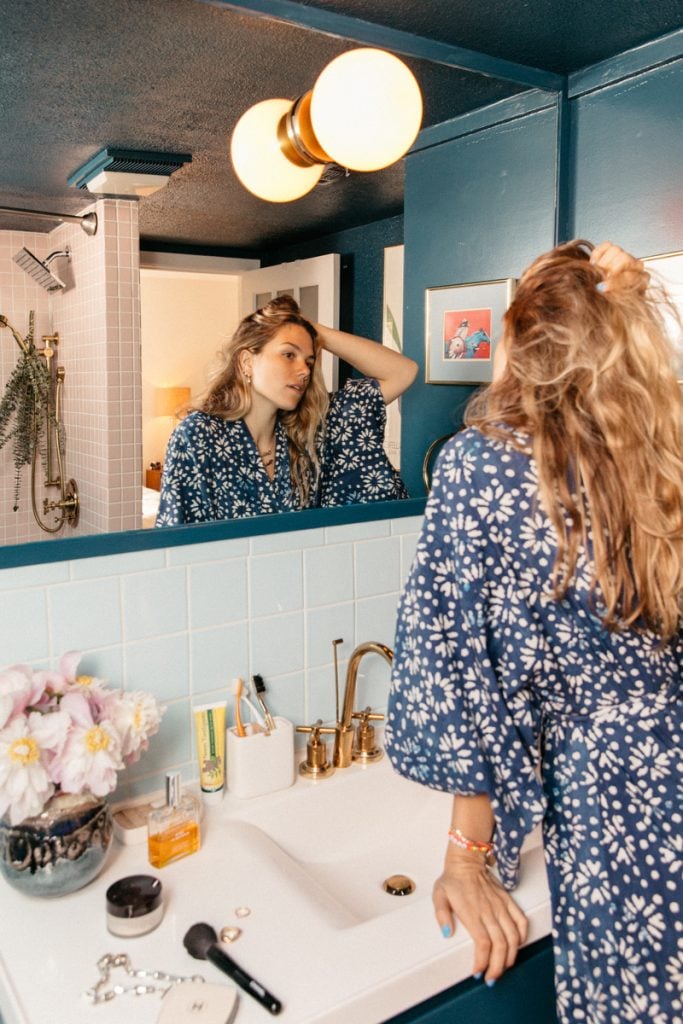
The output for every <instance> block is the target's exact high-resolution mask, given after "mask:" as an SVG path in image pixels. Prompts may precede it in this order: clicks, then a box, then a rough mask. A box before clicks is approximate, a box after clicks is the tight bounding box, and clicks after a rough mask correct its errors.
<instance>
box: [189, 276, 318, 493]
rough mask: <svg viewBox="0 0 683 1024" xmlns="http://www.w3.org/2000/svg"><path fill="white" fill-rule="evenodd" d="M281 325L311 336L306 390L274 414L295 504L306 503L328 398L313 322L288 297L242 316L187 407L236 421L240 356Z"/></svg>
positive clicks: (244, 402) (244, 383) (244, 396)
mask: <svg viewBox="0 0 683 1024" xmlns="http://www.w3.org/2000/svg"><path fill="white" fill-rule="evenodd" d="M285 324H298V325H299V326H300V327H303V328H304V330H305V331H307V332H308V334H309V335H310V337H311V340H312V342H313V351H314V353H315V356H316V359H315V365H314V367H313V371H312V373H311V378H310V380H309V383H308V386H307V388H306V390H305V392H304V394H303V397H302V399H301V401H300V402H299V404H298V406H297V407H296V409H294V410H293V411H291V412H283V413H281V414H280V422H281V423H282V425H283V426H284V428H285V433H286V434H287V446H288V449H289V466H290V474H291V478H292V487H293V488H294V489H295V490H296V491H297V492H298V494H299V499H300V504H301V506H302V508H305V507H306V506H307V505H308V504H310V500H311V498H312V495H313V493H314V490H315V487H316V483H317V478H318V475H319V470H320V467H319V461H318V454H317V444H316V442H317V439H318V433H319V431H320V428H321V425H322V423H323V420H324V419H325V413H326V412H327V406H328V396H327V391H326V389H325V383H324V380H323V375H322V369H321V366H320V344H319V342H318V336H317V333H316V330H315V328H314V326H313V324H312V323H311V322H310V321H309V320H307V319H306V318H305V317H304V316H302V314H301V310H300V309H299V306H298V305H297V303H296V302H295V301H294V299H293V298H291V296H289V295H280V296H278V297H277V298H275V299H273V300H272V301H271V302H269V303H268V304H267V305H266V306H263V307H262V308H261V309H257V310H256V312H255V313H251V314H250V315H249V316H246V317H245V318H244V319H243V320H242V321H241V322H240V324H239V325H238V327H237V330H236V331H235V333H234V334H233V336H232V338H230V340H229V341H228V342H227V343H226V344H225V345H224V347H223V349H222V350H221V352H220V353H219V356H218V360H217V363H216V365H215V367H214V368H213V370H212V372H211V374H210V377H209V384H208V387H207V390H206V391H205V392H204V394H203V395H202V396H201V397H200V399H199V400H198V401H197V403H196V404H195V405H194V406H193V408H194V409H198V410H200V411H201V412H205V413H207V414H208V415H210V416H218V417H220V418H221V419H224V420H239V419H242V418H243V417H244V416H246V414H247V413H248V412H249V410H250V409H251V388H250V386H249V382H248V380H247V377H246V376H245V374H244V371H243V370H242V365H241V362H242V361H241V358H240V357H241V354H242V353H243V352H252V353H254V354H255V353H257V352H260V351H261V349H262V348H263V347H264V346H265V345H267V344H268V342H269V341H272V339H273V338H274V337H275V335H276V334H277V332H278V331H279V330H280V328H282V327H284V326H285Z"/></svg>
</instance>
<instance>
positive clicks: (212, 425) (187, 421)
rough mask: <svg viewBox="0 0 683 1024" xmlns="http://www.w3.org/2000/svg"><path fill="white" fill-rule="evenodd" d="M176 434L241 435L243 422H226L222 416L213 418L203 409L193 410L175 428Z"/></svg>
mask: <svg viewBox="0 0 683 1024" xmlns="http://www.w3.org/2000/svg"><path fill="white" fill-rule="evenodd" d="M174 433H181V434H185V435H186V436H194V435H197V434H206V433H209V434H221V435H231V434H235V435H237V434H241V433H242V421H241V420H226V419H223V417H222V416H212V415H211V414H210V413H208V412H203V411H202V410H201V409H193V410H192V412H189V413H188V414H187V416H185V418H184V419H182V420H181V421H180V423H179V424H178V426H177V427H176V428H175V431H174Z"/></svg>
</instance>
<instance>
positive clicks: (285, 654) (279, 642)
mask: <svg viewBox="0 0 683 1024" xmlns="http://www.w3.org/2000/svg"><path fill="white" fill-rule="evenodd" d="M250 633H251V643H250V651H249V654H250V664H251V669H250V672H251V673H253V672H260V673H261V675H262V676H277V675H287V674H288V673H290V672H296V671H298V670H299V669H301V668H302V667H303V664H304V613H303V612H294V613H292V614H290V615H272V616H271V617H270V618H267V619H253V620H252V622H251V630H250Z"/></svg>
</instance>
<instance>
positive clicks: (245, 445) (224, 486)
mask: <svg viewBox="0 0 683 1024" xmlns="http://www.w3.org/2000/svg"><path fill="white" fill-rule="evenodd" d="M386 418H387V414H386V406H385V404H384V399H383V397H382V392H381V391H380V388H379V384H378V382H377V381H376V380H372V379H366V378H362V379H359V380H350V381H348V382H347V383H346V385H345V386H344V387H343V388H342V389H341V391H337V392H335V393H334V394H333V395H332V396H331V397H330V406H329V410H328V414H327V418H326V422H325V425H324V429H323V430H322V431H321V435H320V438H319V442H318V459H319V462H320V467H321V472H320V480H319V481H318V486H317V487H316V486H314V487H313V489H312V493H311V500H310V505H311V506H317V505H324V506H331V505H349V504H353V503H355V502H367V501H390V500H392V499H394V498H407V497H408V494H407V491H406V489H405V486H404V484H403V481H402V480H401V478H400V477H399V475H398V473H397V472H396V470H395V469H394V468H393V466H392V465H391V463H390V461H389V459H388V457H387V456H386V454H385V452H384V430H385V426H386ZM275 441H276V445H275V475H274V478H273V480H272V481H271V480H270V479H269V477H268V474H267V472H266V470H265V468H264V466H263V462H262V460H261V457H260V455H259V452H258V449H257V447H256V445H255V443H254V440H253V438H252V436H251V434H250V433H249V430H248V429H247V426H246V424H245V423H244V421H243V420H230V421H228V420H224V419H220V418H219V417H217V416H209V415H207V414H206V413H203V412H191V413H190V414H189V415H188V416H187V417H186V418H185V419H184V420H182V422H181V423H179V424H178V426H177V427H176V428H175V430H174V431H173V433H172V435H171V439H170V441H169V444H168V448H167V450H166V456H165V459H164V472H163V477H162V484H161V496H160V500H159V511H158V514H157V518H156V525H157V526H177V525H178V524H180V523H203V522H212V521H214V520H218V519H236V518H239V519H241V518H245V517H248V516H258V515H267V514H268V513H273V512H290V511H294V510H295V509H299V508H301V501H300V498H299V495H298V492H297V491H296V490H294V489H293V488H292V485H291V480H290V472H289V452H288V448H287V436H286V434H285V430H284V427H283V426H282V424H281V423H280V421H279V420H278V422H277V424H276V432H275Z"/></svg>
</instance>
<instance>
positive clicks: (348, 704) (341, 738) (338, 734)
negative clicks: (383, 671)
mask: <svg viewBox="0 0 683 1024" xmlns="http://www.w3.org/2000/svg"><path fill="white" fill-rule="evenodd" d="M366 654H381V656H382V657H383V658H384V660H385V661H386V663H387V664H388V665H391V663H392V661H393V658H394V652H393V651H392V650H391V648H390V647H386V646H385V645H384V644H379V643H376V642H375V641H374V640H369V641H368V642H367V643H364V644H359V645H358V647H356V649H355V650H354V651H353V652H352V654H351V657H350V658H349V666H348V668H347V670H346V685H345V687H344V705H343V708H342V713H341V719H340V720H339V721H338V722H337V727H336V729H335V738H334V757H333V759H332V761H333V764H334V765H335V767H336V768H348V767H349V765H350V764H351V760H352V757H351V752H352V747H353V732H354V729H353V722H352V719H353V717H354V711H353V705H354V704H355V702H356V680H357V677H358V667H359V665H360V663H361V661H362V659H363V658H364V657H365V655H366ZM366 714H367V712H366ZM368 717H372V718H375V717H376V718H383V717H384V716H383V715H377V716H375V715H372V716H368Z"/></svg>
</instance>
